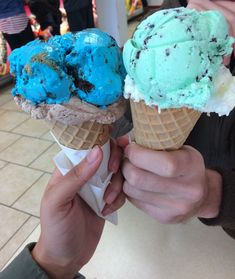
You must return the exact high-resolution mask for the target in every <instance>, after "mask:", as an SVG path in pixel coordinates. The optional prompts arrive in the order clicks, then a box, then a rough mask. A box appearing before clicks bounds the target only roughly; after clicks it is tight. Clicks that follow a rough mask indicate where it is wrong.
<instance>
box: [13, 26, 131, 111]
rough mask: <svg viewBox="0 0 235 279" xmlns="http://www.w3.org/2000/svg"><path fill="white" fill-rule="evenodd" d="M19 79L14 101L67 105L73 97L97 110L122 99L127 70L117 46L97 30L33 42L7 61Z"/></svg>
mask: <svg viewBox="0 0 235 279" xmlns="http://www.w3.org/2000/svg"><path fill="white" fill-rule="evenodd" d="M9 60H10V69H11V73H13V74H14V75H15V77H16V85H15V88H14V89H13V92H12V93H13V95H21V96H23V97H24V98H25V99H27V100H29V101H31V102H32V103H33V104H40V103H48V104H56V103H57V104H58V103H59V104H61V103H67V102H68V101H69V100H70V98H71V96H74V95H77V96H78V97H79V98H81V99H82V100H85V101H86V102H88V103H91V104H94V105H97V106H101V107H102V106H104V107H105V106H107V105H109V104H112V103H114V102H116V101H117V100H118V99H119V98H120V96H121V95H122V93H123V86H124V78H125V74H126V72H125V68H124V65H123V60H122V55H121V52H120V49H119V47H118V46H117V44H116V42H115V40H114V39H113V38H112V37H110V36H109V35H108V34H106V33H104V32H102V31H100V30H99V29H87V30H84V31H82V32H78V33H74V34H72V33H68V34H65V35H63V36H55V37H52V38H51V39H49V41H48V42H41V41H39V40H35V41H33V42H30V43H28V44H27V45H25V46H23V47H21V48H19V49H16V50H14V51H13V52H12V54H11V55H10V57H9Z"/></svg>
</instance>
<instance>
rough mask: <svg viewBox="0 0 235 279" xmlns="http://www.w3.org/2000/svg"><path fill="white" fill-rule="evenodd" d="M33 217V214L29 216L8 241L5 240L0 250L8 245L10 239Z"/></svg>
mask: <svg viewBox="0 0 235 279" xmlns="http://www.w3.org/2000/svg"><path fill="white" fill-rule="evenodd" d="M30 218H31V216H28V218H27V219H26V220H25V221H24V222H23V224H22V225H21V226H20V227H19V228H18V229H17V230H16V231H15V232H14V234H13V235H12V236H11V237H10V238H9V239H8V240H7V242H5V243H4V244H3V245H2V247H0V252H1V250H2V249H3V248H4V247H5V246H6V245H7V243H9V241H10V240H11V239H12V238H13V237H14V236H15V235H16V233H17V232H18V231H19V230H20V229H21V228H22V226H24V225H25V224H26V223H27V222H28V220H29V219H30Z"/></svg>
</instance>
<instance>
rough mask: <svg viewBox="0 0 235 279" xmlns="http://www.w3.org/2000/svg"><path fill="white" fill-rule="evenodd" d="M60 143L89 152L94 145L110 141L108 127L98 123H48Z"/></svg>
mask: <svg viewBox="0 0 235 279" xmlns="http://www.w3.org/2000/svg"><path fill="white" fill-rule="evenodd" d="M48 125H49V127H50V129H51V132H52V133H53V135H54V136H55V138H56V139H57V140H58V142H59V143H60V144H62V145H64V146H66V147H69V148H72V149H77V150H87V149H90V148H92V147H93V146H94V145H100V146H102V145H104V144H105V143H106V142H107V141H108V139H109V127H108V125H104V124H100V123H97V122H92V121H88V122H83V123H81V124H79V125H75V126H71V125H65V124H63V123H61V122H59V121H55V122H48Z"/></svg>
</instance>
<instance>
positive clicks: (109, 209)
mask: <svg viewBox="0 0 235 279" xmlns="http://www.w3.org/2000/svg"><path fill="white" fill-rule="evenodd" d="M111 213H113V210H112V209H111V208H106V209H105V210H104V211H103V212H102V214H103V216H107V215H109V214H111Z"/></svg>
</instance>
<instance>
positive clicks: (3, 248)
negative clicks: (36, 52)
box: [0, 86, 59, 269]
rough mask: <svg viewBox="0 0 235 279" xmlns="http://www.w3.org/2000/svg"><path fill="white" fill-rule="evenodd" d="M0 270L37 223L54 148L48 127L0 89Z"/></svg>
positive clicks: (55, 147)
mask: <svg viewBox="0 0 235 279" xmlns="http://www.w3.org/2000/svg"><path fill="white" fill-rule="evenodd" d="M0 90H1V91H0V269H1V268H2V267H3V266H4V265H5V264H6V263H7V262H8V261H9V260H10V258H11V257H12V256H13V255H14V253H15V252H16V251H17V250H18V248H19V247H20V246H21V245H22V243H23V242H24V241H25V240H26V239H27V238H28V237H29V236H30V235H31V233H32V232H33V231H34V230H35V229H36V228H37V226H38V224H39V204H40V199H41V196H42V193H43V191H44V188H45V186H46V185H47V181H48V179H49V177H50V173H51V172H52V171H53V168H54V166H53V161H52V158H53V156H54V155H55V154H56V153H57V152H58V150H59V149H58V147H57V146H56V145H55V143H54V141H53V139H52V138H51V137H50V135H49V133H48V131H49V129H48V127H47V126H46V125H45V124H44V123H43V122H40V121H35V120H32V119H30V118H29V116H28V115H27V114H25V113H23V112H22V111H21V110H20V109H19V108H18V107H17V106H16V105H15V103H14V101H13V98H12V96H11V94H10V90H11V86H7V87H4V88H0Z"/></svg>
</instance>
